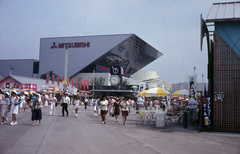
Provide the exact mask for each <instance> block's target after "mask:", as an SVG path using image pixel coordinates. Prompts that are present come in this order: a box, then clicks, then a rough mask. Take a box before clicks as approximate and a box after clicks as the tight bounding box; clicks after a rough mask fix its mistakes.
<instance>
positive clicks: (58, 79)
mask: <svg viewBox="0 0 240 154" xmlns="http://www.w3.org/2000/svg"><path fill="white" fill-rule="evenodd" d="M59 82H60V76H57V85H58V87H59Z"/></svg>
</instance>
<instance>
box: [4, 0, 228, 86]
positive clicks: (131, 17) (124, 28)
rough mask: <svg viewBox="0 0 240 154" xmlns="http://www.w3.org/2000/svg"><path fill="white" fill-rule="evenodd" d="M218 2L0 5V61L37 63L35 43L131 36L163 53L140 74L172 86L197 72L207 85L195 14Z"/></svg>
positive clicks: (99, 0)
mask: <svg viewBox="0 0 240 154" xmlns="http://www.w3.org/2000/svg"><path fill="white" fill-rule="evenodd" d="M217 2H226V0H87V1H86V0H85V1H84V0H21V1H18V0H0V30H1V32H0V60H3V59H39V47H40V38H46V37H67V36H80V35H82V36H88V35H109V34H132V33H134V34H136V35H137V36H139V37H140V38H142V39H143V40H144V41H146V42H147V43H148V44H150V45H151V46H153V47H154V48H155V49H157V50H158V51H160V52H161V53H163V56H161V57H160V58H158V59H157V60H155V61H153V62H152V63H150V64H149V65H147V66H145V67H144V68H143V69H142V70H151V71H159V72H161V74H160V79H161V80H163V81H166V82H169V83H170V84H173V83H179V82H184V79H185V74H188V75H193V74H194V67H196V70H195V73H196V74H197V79H198V82H201V81H202V80H203V79H204V81H205V82H207V61H208V59H207V47H206V39H205V38H204V43H203V51H201V50H200V14H202V16H203V19H206V18H207V15H208V13H209V11H210V9H211V6H212V3H217ZM202 74H203V75H204V78H202Z"/></svg>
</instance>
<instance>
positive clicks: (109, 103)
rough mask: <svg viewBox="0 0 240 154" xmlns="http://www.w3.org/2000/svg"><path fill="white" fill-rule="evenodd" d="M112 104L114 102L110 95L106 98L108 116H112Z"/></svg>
mask: <svg viewBox="0 0 240 154" xmlns="http://www.w3.org/2000/svg"><path fill="white" fill-rule="evenodd" d="M113 104H114V99H113V97H112V96H111V97H110V99H109V100H108V112H109V116H112V112H113Z"/></svg>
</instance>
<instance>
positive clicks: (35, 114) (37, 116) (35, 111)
mask: <svg viewBox="0 0 240 154" xmlns="http://www.w3.org/2000/svg"><path fill="white" fill-rule="evenodd" d="M39 105H42V102H41V98H40V95H39V94H36V99H35V100H34V102H33V106H32V118H31V120H32V121H33V124H32V126H35V121H36V120H39V124H38V125H39V126H40V125H41V120H42V110H41V109H40V108H38V106H39Z"/></svg>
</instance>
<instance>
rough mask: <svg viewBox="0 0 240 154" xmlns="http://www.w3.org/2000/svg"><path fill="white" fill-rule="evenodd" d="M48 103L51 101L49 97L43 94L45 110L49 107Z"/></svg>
mask: <svg viewBox="0 0 240 154" xmlns="http://www.w3.org/2000/svg"><path fill="white" fill-rule="evenodd" d="M48 101H49V97H48V96H47V94H46V93H43V96H42V102H43V105H44V108H46V109H47V107H48Z"/></svg>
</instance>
